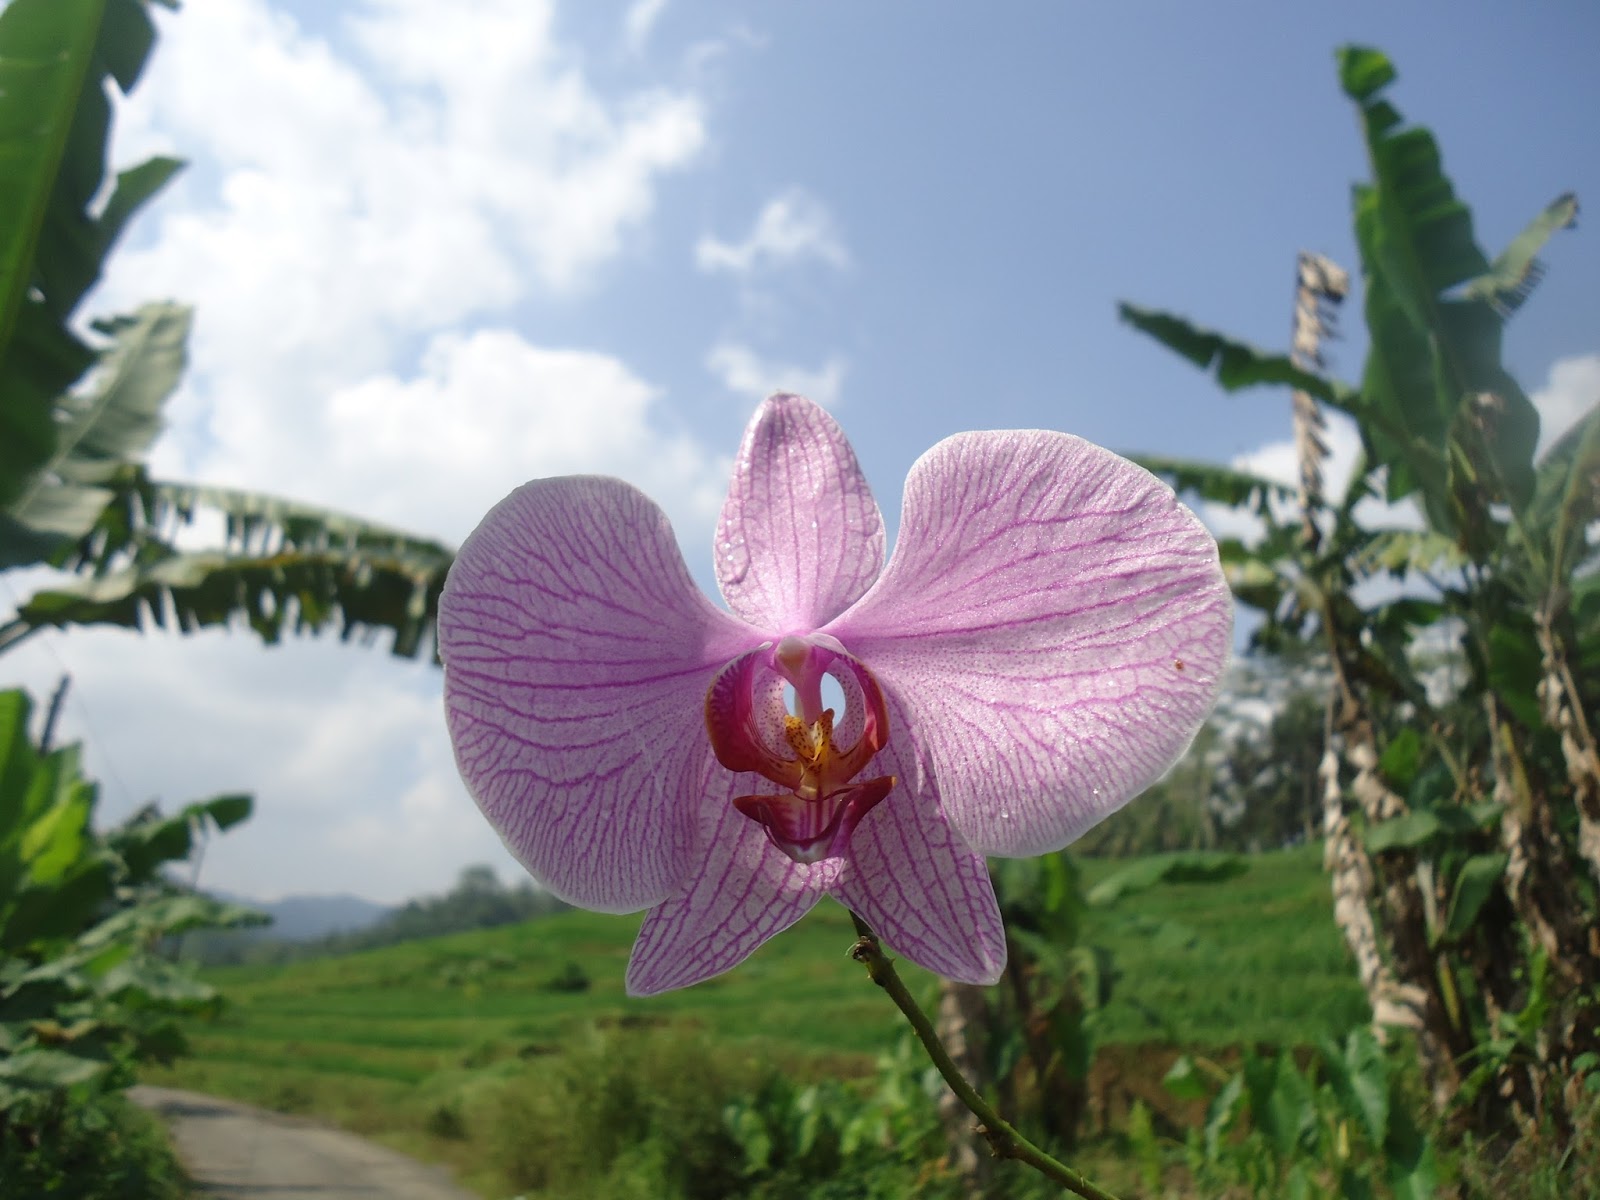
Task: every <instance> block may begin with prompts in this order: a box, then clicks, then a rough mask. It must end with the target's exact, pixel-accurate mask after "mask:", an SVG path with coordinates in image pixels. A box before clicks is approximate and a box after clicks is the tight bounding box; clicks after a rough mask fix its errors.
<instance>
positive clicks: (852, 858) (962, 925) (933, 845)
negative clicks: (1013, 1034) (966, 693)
mask: <svg viewBox="0 0 1600 1200" xmlns="http://www.w3.org/2000/svg"><path fill="white" fill-rule="evenodd" d="M889 703H890V708H891V718H890V719H891V721H892V722H893V723H894V726H895V728H896V729H904V728H906V727H907V720H908V717H907V714H906V713H905V711H904V709H903V706H902V705H900V704H899V703H898V701H897V700H896V698H895V697H894V696H890V698H889ZM920 750H921V747H920V746H919V745H918V743H917V742H916V741H914V740H912V739H910V738H899V737H897V738H894V739H891V741H890V743H889V746H888V747H887V748H886V749H885V750H884V751H883V752H882V753H880V754H879V755H878V757H877V758H876V759H874V760H873V762H872V766H871V769H872V770H874V771H883V772H892V773H893V774H894V775H895V776H896V777H897V778H898V784H897V786H896V787H895V790H894V792H893V793H892V794H891V795H890V796H889V798H888V799H887V800H886V801H885V802H884V803H882V804H880V805H878V806H877V807H876V808H874V809H873V810H872V811H871V812H870V813H868V814H867V815H866V817H864V818H863V819H862V821H861V822H860V824H859V825H858V826H857V827H856V830H855V832H854V834H853V835H852V836H851V839H850V845H849V848H848V850H847V851H846V854H845V866H844V869H843V870H842V871H841V872H840V874H839V878H838V881H837V882H836V883H835V884H834V887H833V894H834V895H835V896H837V897H838V898H839V900H840V901H841V902H843V903H844V904H846V905H848V906H849V907H850V908H852V909H854V910H855V911H856V912H857V913H859V914H860V915H861V917H862V918H863V919H864V920H865V921H866V922H867V924H869V925H871V926H872V928H873V929H874V930H875V931H876V932H877V933H878V934H879V935H880V936H882V938H883V940H884V941H885V942H887V943H888V944H889V946H890V948H892V949H893V950H895V951H896V952H898V953H900V954H902V955H904V956H905V957H906V958H908V959H910V960H911V961H912V962H914V963H916V964H917V965H918V966H921V967H926V968H927V969H928V970H930V971H934V972H937V973H938V974H940V975H944V976H946V977H947V978H950V979H955V980H959V981H961V982H963V983H980V984H990V983H994V982H995V981H997V980H998V979H999V978H1000V973H1001V972H1002V971H1003V970H1004V969H1005V964H1006V935H1005V927H1004V925H1003V924H1002V922H1001V919H1000V909H999V906H998V905H997V904H996V903H995V897H994V888H993V886H992V885H991V884H990V882H989V868H988V864H987V863H986V862H985V861H984V859H983V857H982V856H981V855H979V854H976V853H974V852H973V851H972V850H970V849H968V847H967V846H966V845H965V844H964V843H963V842H962V841H961V838H960V836H959V835H957V834H956V832H955V831H954V830H953V829H951V828H950V826H949V824H948V822H947V821H946V820H945V818H944V814H943V813H942V811H941V809H940V802H939V794H938V789H937V786H936V783H935V779H934V776H933V773H932V772H931V771H930V770H929V768H928V764H927V762H926V761H925V760H924V759H923V757H922V755H921V754H920V753H919V751H920Z"/></svg>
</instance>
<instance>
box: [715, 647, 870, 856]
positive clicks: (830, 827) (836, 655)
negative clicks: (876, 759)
mask: <svg viewBox="0 0 1600 1200" xmlns="http://www.w3.org/2000/svg"><path fill="white" fill-rule="evenodd" d="M828 675H831V676H832V677H833V678H834V680H835V681H836V682H837V683H838V684H839V685H840V687H841V688H842V689H843V691H844V693H845V698H846V711H845V716H844V718H843V721H842V722H841V723H842V725H843V726H844V727H846V728H848V729H850V730H852V731H854V733H855V736H854V739H853V740H851V741H850V743H849V744H848V745H847V746H845V747H844V748H843V749H840V748H839V746H838V745H836V744H835V742H834V727H835V717H834V711H833V709H831V708H823V707H822V680H823V677H824V676H828ZM785 684H787V685H788V686H789V687H791V688H793V689H794V708H795V710H796V711H794V712H790V711H789V709H788V706H787V705H785V703H784V698H783V696H784V685H785ZM706 729H707V731H708V732H709V733H710V734H711V749H712V751H713V752H714V753H715V754H716V756H717V761H718V762H720V763H721V764H722V765H723V766H724V767H727V768H728V770H730V771H754V772H755V773H756V774H758V775H762V776H764V777H765V778H767V779H770V780H772V782H773V783H776V784H777V785H778V786H779V787H780V788H782V789H784V790H783V791H782V792H780V793H778V794H777V795H768V796H740V797H738V798H737V799H736V800H734V802H733V806H734V807H735V808H737V809H738V810H739V811H740V812H741V813H743V814H744V815H745V816H747V817H749V818H750V819H751V820H752V821H758V822H760V824H761V825H762V826H763V827H764V828H765V829H766V831H767V836H768V837H769V838H771V839H772V843H773V845H775V846H777V847H778V849H780V850H782V851H783V852H784V853H785V854H787V855H788V856H789V857H790V858H792V859H794V860H795V861H796V862H801V863H813V862H819V861H821V860H822V859H825V858H833V857H836V856H837V855H840V854H843V853H844V848H845V846H846V844H848V842H849V840H850V834H851V833H852V832H853V831H854V830H855V827H856V825H857V824H858V823H859V822H860V820H861V818H862V817H864V816H866V814H867V813H868V812H869V811H870V810H871V809H872V806H873V805H875V804H877V803H878V801H880V800H882V799H883V798H884V797H885V796H887V795H888V794H889V791H890V789H891V788H893V787H894V783H895V780H894V776H892V775H884V776H880V777H878V778H876V779H867V780H861V781H857V780H856V776H857V775H859V774H860V773H861V772H862V771H863V770H864V769H865V768H866V766H867V764H868V763H869V762H871V761H872V757H873V755H875V754H877V752H878V751H879V750H881V749H883V746H884V743H886V742H887V741H888V740H889V711H888V706H887V705H886V704H885V703H884V699H883V692H882V690H880V689H879V687H878V682H877V680H875V679H874V678H873V677H872V673H871V672H870V671H868V670H867V668H866V667H865V666H864V665H862V663H861V662H860V661H859V660H858V659H856V658H854V657H852V656H851V655H850V654H849V653H848V652H847V651H846V650H845V649H844V647H843V646H841V645H839V643H838V642H836V641H834V640H833V639H832V638H830V637H826V636H824V635H816V636H813V637H809V638H803V637H792V636H791V637H785V638H781V639H780V640H779V641H778V642H777V643H776V644H773V643H768V644H767V645H765V646H761V647H759V648H758V649H755V650H752V651H750V652H749V653H748V654H741V655H740V656H739V657H738V658H736V659H734V660H733V661H732V662H730V663H729V664H728V665H727V666H725V667H723V668H722V670H721V671H719V672H718V673H717V677H716V678H715V679H713V680H712V681H711V687H710V689H709V690H708V691H707V692H706Z"/></svg>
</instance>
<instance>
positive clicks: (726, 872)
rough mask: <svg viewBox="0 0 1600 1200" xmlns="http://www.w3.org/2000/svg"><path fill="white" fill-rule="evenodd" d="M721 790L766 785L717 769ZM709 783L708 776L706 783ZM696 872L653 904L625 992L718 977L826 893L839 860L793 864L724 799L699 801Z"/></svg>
mask: <svg viewBox="0 0 1600 1200" xmlns="http://www.w3.org/2000/svg"><path fill="white" fill-rule="evenodd" d="M720 776H721V777H720V779H717V778H716V777H715V776H713V777H712V778H713V779H714V780H715V782H714V783H712V784H711V786H713V787H714V788H715V789H717V790H718V791H719V792H720V791H721V790H724V789H726V790H728V791H729V794H730V796H731V794H732V792H734V791H738V790H740V785H741V784H742V785H743V789H742V790H744V791H749V790H750V789H751V788H752V787H755V786H759V785H762V784H764V782H765V781H763V780H762V779H761V777H760V776H758V775H750V774H738V775H734V774H731V773H729V772H726V771H723V772H720ZM708 782H709V781H708ZM699 825H700V828H699V829H698V830H697V834H698V837H697V839H696V850H695V857H696V859H697V870H696V873H695V876H694V878H693V879H692V880H691V881H689V882H688V886H687V889H686V890H685V891H684V892H683V893H682V894H681V895H677V896H674V897H673V898H672V899H670V900H668V901H667V902H666V903H664V904H662V905H660V906H659V907H657V908H655V909H652V910H651V912H650V915H649V916H647V917H646V918H645V919H644V924H643V925H642V926H641V927H640V929H639V940H638V941H636V942H635V943H634V946H633V956H632V958H630V959H629V960H628V994H629V995H630V996H652V995H654V994H656V993H657V992H665V991H670V990H671V989H673V988H681V987H688V986H689V985H690V984H692V983H699V982H700V981H701V980H702V979H709V978H711V976H713V975H720V974H722V972H724V971H727V970H730V969H731V968H733V967H735V966H737V965H738V964H739V963H741V962H743V961H744V960H745V959H746V958H749V957H750V955H751V954H753V953H754V952H755V951H756V949H757V948H758V947H759V946H760V945H761V944H762V943H763V942H765V941H766V940H767V939H768V938H770V937H772V936H774V935H775V934H779V933H782V932H783V931H784V930H785V929H787V928H789V926H791V925H793V924H794V923H795V922H796V921H798V920H799V919H800V918H801V917H803V916H805V915H806V913H808V912H810V911H811V909H812V907H813V906H814V905H815V904H816V902H817V901H818V900H819V899H821V898H822V896H823V895H825V894H826V892H827V890H828V885H829V884H830V883H832V882H833V880H834V879H835V878H836V877H837V876H838V873H839V860H838V859H830V860H827V861H824V862H819V863H814V864H810V865H802V864H799V863H796V862H794V861H793V860H792V859H790V858H789V857H788V856H787V855H785V854H784V853H783V852H782V851H781V850H779V849H778V848H777V847H776V846H774V845H773V844H772V842H771V841H770V840H768V838H767V835H766V833H765V832H764V831H763V830H762V828H761V826H760V825H759V824H757V823H756V822H755V821H752V820H750V819H749V818H748V817H746V816H744V815H743V814H742V813H740V812H739V811H738V810H736V809H735V808H734V807H733V805H732V803H731V802H729V800H727V799H720V798H719V799H718V800H717V801H716V802H709V801H708V802H707V803H705V804H703V805H701V807H700V822H699Z"/></svg>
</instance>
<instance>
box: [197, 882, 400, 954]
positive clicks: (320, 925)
mask: <svg viewBox="0 0 1600 1200" xmlns="http://www.w3.org/2000/svg"><path fill="white" fill-rule="evenodd" d="M215 895H216V897H217V899H219V900H228V901H231V902H233V903H234V904H243V905H245V906H246V907H247V908H253V909H256V910H258V911H260V912H264V913H266V914H267V915H268V916H269V917H271V918H272V924H271V925H263V926H261V927H260V928H259V929H253V930H251V931H250V932H251V933H253V934H254V935H255V936H257V937H269V938H275V939H277V940H279V941H284V942H311V941H315V940H316V939H317V938H321V937H327V936H328V935H329V934H330V933H352V932H354V931H356V930H358V929H366V928H367V927H369V926H371V925H376V924H377V923H378V922H379V921H381V920H383V918H384V917H386V916H388V915H389V914H390V913H391V912H393V911H394V910H393V909H392V908H390V907H389V906H388V905H387V904H378V903H376V902H374V901H372V900H363V899H362V898H361V897H360V896H285V897H284V898H283V899H282V900H273V901H266V900H251V899H249V898H248V897H245V896H231V895H228V894H227V893H225V892H217V893H215Z"/></svg>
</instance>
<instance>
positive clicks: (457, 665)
mask: <svg viewBox="0 0 1600 1200" xmlns="http://www.w3.org/2000/svg"><path fill="white" fill-rule="evenodd" d="M757 640H759V639H758V638H757V637H756V636H755V634H754V631H752V630H750V629H749V628H748V627H746V626H743V625H741V624H740V623H739V622H737V621H735V620H734V619H733V618H731V617H729V616H728V615H727V614H726V613H722V612H719V611H718V610H717V609H716V608H714V607H713V606H712V605H711V603H710V602H709V601H707V600H706V599H705V597H704V596H702V595H701V594H700V592H699V590H698V589H697V588H696V587H695V586H694V584H693V582H692V581H691V580H690V578H689V572H688V569H687V568H686V567H685V566H684V562H683V557H682V555H681V554H680V552H679V550H678V545H677V542H676V541H675V540H674V539H673V536H672V529H671V526H670V525H669V524H668V522H667V518H666V515H665V514H664V513H662V511H661V510H660V509H659V508H658V507H656V505H655V504H654V503H652V502H651V501H650V500H649V499H648V498H647V497H646V496H645V495H644V494H643V493H642V492H639V491H637V490H636V489H634V488H632V487H630V486H628V485H627V484H625V483H622V482H621V481H620V480H615V479H602V478H593V477H571V478H564V479H543V480H537V481H535V482H533V483H530V484H527V485H526V486H524V487H522V488H519V489H518V490H517V491H515V492H513V493H512V494H511V495H510V496H508V497H506V499H505V500H503V501H501V502H500V504H499V505H498V506H496V507H495V509H494V510H493V511H491V512H490V513H489V515H488V516H487V517H485V518H484V519H483V522H482V524H480V525H479V526H478V528H477V529H476V530H474V531H473V533H472V534H471V536H469V537H468V538H467V540H466V543H465V544H464V545H463V546H462V547H461V552H460V554H458V555H457V557H456V561H455V565H454V566H453V567H452V568H451V571H450V575H449V578H448V580H447V581H446V583H445V587H444V592H443V594H442V595H441V597H440V600H439V654H440V657H441V658H442V659H443V661H444V666H445V681H444V700H445V716H446V720H447V723H448V724H449V727H450V734H451V740H452V741H453V742H454V744H455V752H456V764H457V766H458V767H459V768H460V771H461V776H462V778H463V780H464V781H465V782H466V785H467V788H468V790H469V791H470V792H471V793H472V795H473V798H474V799H476V800H477V802H478V806H479V807H480V808H481V809H482V810H483V813H484V815H485V816H486V817H488V819H489V822H490V824H492V825H493V826H494V827H495V829H496V830H497V831H498V832H499V834H500V836H501V838H502V839H504V841H505V843H506V846H507V848H508V849H510V851H511V852H512V853H513V854H514V855H515V856H516V857H517V858H518V859H519V860H520V861H521V862H522V864H523V865H524V866H525V867H526V868H527V869H528V871H529V872H530V873H531V874H532V875H533V877H534V878H535V879H537V880H539V881H540V882H541V883H542V884H544V885H545V886H546V887H547V888H549V889H550V890H551V891H552V892H554V893H555V894H556V895H558V896H560V897H562V898H563V899H565V900H568V901H570V902H572V903H574V904H578V905H582V906H583V907H585V908H591V909H597V910H600V911H606V912H627V911H631V910H634V909H638V908H643V907H646V906H648V905H652V904H656V903H659V902H660V901H662V900H664V899H666V898H667V897H668V896H670V895H672V894H674V893H675V892H678V891H679V890H681V888H682V887H683V886H684V882H685V879H686V878H687V877H688V876H689V875H690V874H691V873H692V872H693V871H694V870H695V869H696V868H697V867H698V865H699V864H698V862H697V860H696V858H695V833H696V830H695V827H694V824H695V811H696V804H697V802H698V800H699V797H700V795H701V790H700V789H701V785H702V781H703V777H704V775H705V773H706V772H707V771H708V770H709V769H710V765H711V750H710V747H709V745H708V744H707V741H706V736H705V728H704V725H703V719H702V715H701V713H702V706H703V703H704V699H705V689H706V684H707V682H708V681H709V679H710V677H711V673H712V671H713V670H714V669H715V667H716V666H717V665H720V664H721V663H723V662H726V661H727V660H728V659H730V658H732V657H734V655H736V654H738V653H739V652H741V651H743V650H745V649H747V648H748V647H749V646H751V645H753V644H755V642H756V641H757Z"/></svg>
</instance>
